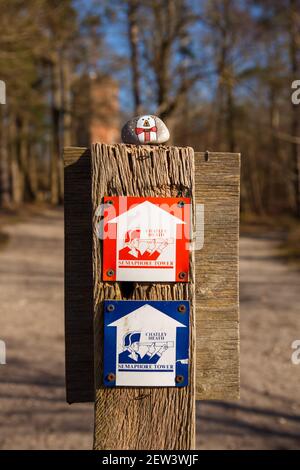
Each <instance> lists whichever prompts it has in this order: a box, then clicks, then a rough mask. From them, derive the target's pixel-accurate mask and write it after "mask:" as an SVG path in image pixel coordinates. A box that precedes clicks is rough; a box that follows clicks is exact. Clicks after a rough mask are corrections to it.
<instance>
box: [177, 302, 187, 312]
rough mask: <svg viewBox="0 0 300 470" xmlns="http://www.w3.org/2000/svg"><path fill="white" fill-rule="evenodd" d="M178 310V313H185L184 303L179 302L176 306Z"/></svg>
mask: <svg viewBox="0 0 300 470" xmlns="http://www.w3.org/2000/svg"><path fill="white" fill-rule="evenodd" d="M177 310H178V312H180V313H185V311H186V306H185V305H184V304H180V305H178V308H177Z"/></svg>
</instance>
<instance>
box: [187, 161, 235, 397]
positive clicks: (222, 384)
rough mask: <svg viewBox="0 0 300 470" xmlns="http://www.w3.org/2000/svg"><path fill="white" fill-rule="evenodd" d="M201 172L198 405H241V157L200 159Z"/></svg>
mask: <svg viewBox="0 0 300 470" xmlns="http://www.w3.org/2000/svg"><path fill="white" fill-rule="evenodd" d="M207 158H208V160H207ZM195 168H196V185H195V187H196V193H195V198H196V203H204V246H203V249H202V250H199V251H195V262H196V279H197V285H196V330H197V347H196V399H197V400H204V399H206V400H213V399H217V400H231V399H237V398H239V289H238V285H239V279H238V264H239V261H238V260H239V252H238V242H239V198H240V155H239V154H228V153H226V154H224V153H210V154H208V155H205V154H204V153H196V154H195Z"/></svg>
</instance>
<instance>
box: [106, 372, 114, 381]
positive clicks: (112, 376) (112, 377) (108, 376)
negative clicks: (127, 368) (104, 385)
mask: <svg viewBox="0 0 300 470" xmlns="http://www.w3.org/2000/svg"><path fill="white" fill-rule="evenodd" d="M106 378H107V380H108V381H109V382H114V381H115V380H116V376H115V374H113V373H112V372H110V373H109V374H108V375H107V377H106Z"/></svg>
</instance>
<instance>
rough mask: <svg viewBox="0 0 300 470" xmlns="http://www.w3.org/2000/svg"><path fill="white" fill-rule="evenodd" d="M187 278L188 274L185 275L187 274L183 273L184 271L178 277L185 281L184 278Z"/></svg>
mask: <svg viewBox="0 0 300 470" xmlns="http://www.w3.org/2000/svg"><path fill="white" fill-rule="evenodd" d="M185 276H186V273H185V272H183V271H182V272H181V273H179V274H178V277H179V279H184V278H185Z"/></svg>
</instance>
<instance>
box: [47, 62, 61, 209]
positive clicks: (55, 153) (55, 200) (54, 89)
mask: <svg viewBox="0 0 300 470" xmlns="http://www.w3.org/2000/svg"><path fill="white" fill-rule="evenodd" d="M51 99H52V106H51V115H52V116H51V117H52V149H51V165H50V194H51V196H50V202H51V204H54V205H56V204H59V202H61V191H60V189H61V185H60V180H61V171H60V168H59V167H60V163H59V160H60V151H61V145H60V132H61V76H60V65H59V58H58V54H55V55H54V59H53V62H52V64H51Z"/></svg>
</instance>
